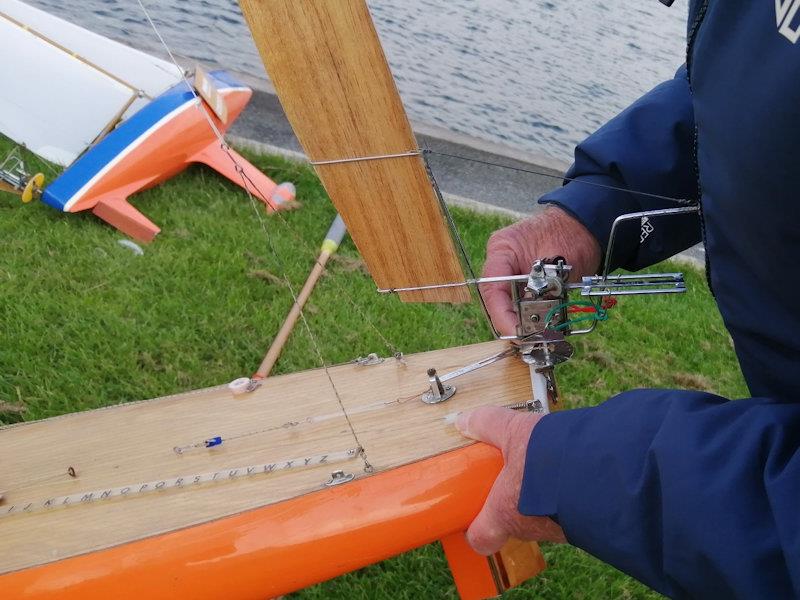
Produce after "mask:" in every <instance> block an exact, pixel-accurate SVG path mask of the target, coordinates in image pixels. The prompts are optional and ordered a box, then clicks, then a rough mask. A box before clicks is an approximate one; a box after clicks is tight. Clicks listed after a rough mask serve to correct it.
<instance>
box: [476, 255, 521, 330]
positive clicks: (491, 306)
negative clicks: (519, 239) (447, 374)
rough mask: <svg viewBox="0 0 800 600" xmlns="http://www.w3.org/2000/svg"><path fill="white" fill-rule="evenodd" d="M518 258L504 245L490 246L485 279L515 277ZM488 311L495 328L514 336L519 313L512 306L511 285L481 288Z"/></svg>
mask: <svg viewBox="0 0 800 600" xmlns="http://www.w3.org/2000/svg"><path fill="white" fill-rule="evenodd" d="M517 262H518V261H517V257H516V255H515V254H514V252H513V251H512V250H511V249H510V248H509V247H506V246H505V244H503V243H494V244H490V247H489V251H488V254H487V257H486V263H485V264H484V265H483V276H484V277H498V276H505V275H513V274H515V273H516V272H517V270H518V266H517ZM480 293H481V295H482V296H483V301H484V302H485V303H486V310H488V311H489V315H490V316H491V318H492V323H494V326H495V328H496V329H497V330H498V331H499V332H500V333H502V334H503V335H513V334H514V333H515V331H516V328H517V313H516V312H515V311H514V308H513V306H512V304H511V284H509V283H487V284H483V285H481V286H480Z"/></svg>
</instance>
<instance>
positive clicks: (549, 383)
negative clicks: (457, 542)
mask: <svg viewBox="0 0 800 600" xmlns="http://www.w3.org/2000/svg"><path fill="white" fill-rule="evenodd" d="M697 210H698V209H697V207H694V206H693V207H682V208H678V209H664V210H658V211H650V212H646V213H645V212H643V213H635V214H632V215H623V216H621V217H619V218H618V219H617V220H616V221H615V223H614V227H613V230H612V237H611V239H610V241H609V252H608V253H607V255H606V265H608V264H609V259H610V250H611V248H613V239H614V234H616V232H617V229H618V228H617V225H618V224H619V223H621V222H623V221H626V220H630V219H644V218H645V217H647V216H653V217H655V216H667V215H680V214H688V213H692V212H697ZM606 269H607V266H606ZM571 270H572V267H571V266H570V265H568V264H567V263H566V261H565V260H564V259H563V258H562V257H555V258H549V259H539V260H536V261H534V263H533V265H532V267H531V271H530V273H529V274H527V275H509V276H501V277H483V278H477V279H472V280H468V281H465V282H459V283H446V284H440V285H430V286H424V287H422V288H398V289H389V290H378V291H379V292H383V293H389V292H404V291H414V290H419V289H434V288H437V287H454V286H458V285H478V284H486V283H504V282H506V283H508V284H510V285H511V292H512V301H513V303H514V306H515V307H516V309H517V315H518V319H519V321H518V323H517V331H516V335H511V336H504V337H502V338H501V339H508V340H511V341H512V342H513V345H512V347H511V348H510V349H509V350H507V351H504V352H501V353H499V354H496V355H494V356H490V357H488V358H485V359H483V360H480V361H478V362H476V363H473V364H471V365H467V366H465V367H462V368H460V369H457V370H455V371H452V372H451V373H447V374H445V375H441V376H440V375H438V374H437V372H436V369H434V368H431V369H429V370H428V379H429V382H430V388H429V389H428V391H427V392H425V394H423V396H422V400H423V401H424V402H426V403H428V404H436V403H439V402H444V401H445V400H447V399H449V398H451V397H452V396H453V395H455V393H456V388H455V386H453V385H448V384H447V382H448V381H451V380H452V379H455V378H456V377H459V376H461V375H465V374H467V373H471V372H473V371H475V370H476V369H480V368H481V367H484V366H487V365H491V364H493V363H495V362H497V361H498V360H501V359H503V358H505V357H507V356H511V355H512V354H518V355H519V356H520V358H521V359H522V360H523V362H525V363H526V364H527V365H528V366H529V367H530V372H531V389H532V399H531V400H529V401H527V402H524V403H519V404H515V405H511V406H509V408H514V409H528V410H531V411H533V412H538V413H541V414H547V413H549V412H550V411H551V410H552V409H553V408H555V407H556V405H557V404H558V402H559V396H558V386H557V385H556V380H555V372H554V369H555V366H556V365H557V364H559V363H561V362H564V361H566V360H568V359H569V358H570V357H571V356H572V352H573V349H572V346H571V345H570V344H569V343H568V342H567V341H566V337H567V336H570V335H580V334H586V333H589V332H591V331H593V330H594V328H595V327H596V325H597V323H598V322H599V321H604V320H606V319H607V312H606V311H607V309H608V308H609V307H610V306H612V305H613V304H610V302H609V301H608V300H605V301H603V302H599V299H600V298H606V299H607V298H608V297H610V296H634V295H636V296H638V295H650V294H680V293H682V292H685V291H686V284H685V282H684V277H683V274H682V273H656V274H642V275H609V274H608V271H607V270H606V272H604V273H603V275H591V276H586V277H583V279H582V280H581V282H580V283H570V282H569V275H570V272H571ZM573 290H574V291H579V292H580V296H581V298H584V299H583V300H570V298H569V293H570V292H571V291H573ZM595 299H598V300H595ZM579 323H582V324H583V323H585V325H578V324H579Z"/></svg>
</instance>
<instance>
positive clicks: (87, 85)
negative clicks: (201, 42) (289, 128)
mask: <svg viewBox="0 0 800 600" xmlns="http://www.w3.org/2000/svg"><path fill="white" fill-rule="evenodd" d="M0 54H2V55H3V56H4V60H3V61H2V62H0V78H2V80H3V81H4V82H5V85H4V88H3V90H2V91H0V132H2V133H4V134H6V135H7V136H8V137H10V138H11V139H13V140H14V141H16V142H17V143H19V144H20V145H23V146H25V147H26V148H28V149H29V150H31V151H32V152H34V153H35V154H37V155H39V156H41V157H42V158H45V159H47V160H49V161H52V162H54V163H55V164H57V165H61V166H64V167H66V168H65V170H64V171H63V173H61V174H60V175H59V176H58V177H57V178H56V179H55V181H53V182H52V183H50V184H49V185H48V186H47V187H44V186H43V180H42V179H41V177H40V178H39V179H38V185H36V186H35V187H36V188H44V189H43V190H42V191H43V193H42V200H43V201H44V202H45V203H46V204H48V205H50V206H52V207H53V208H55V209H57V210H60V211H63V212H69V213H74V212H80V211H84V210H91V211H92V212H93V213H94V214H95V215H97V216H98V217H100V218H101V219H103V220H104V221H106V222H108V223H109V224H111V225H113V226H114V227H116V228H117V229H119V230H121V231H122V232H123V233H125V234H127V235H129V236H130V237H133V238H135V239H137V240H140V241H144V242H149V241H151V240H152V239H153V238H154V237H155V235H156V234H157V233H158V232H159V231H160V229H159V228H158V226H157V225H155V224H154V223H153V222H152V221H150V220H149V219H148V218H147V217H145V216H144V215H143V214H142V213H141V212H139V211H138V210H137V209H135V208H134V207H133V206H132V205H131V204H130V203H129V202H128V198H129V197H130V196H132V195H133V194H135V193H137V192H139V191H141V190H143V189H146V188H149V187H152V186H154V185H157V184H159V183H161V182H163V181H165V180H167V179H169V178H171V177H173V176H174V175H175V174H177V173H178V172H180V171H182V170H183V169H185V168H186V167H188V166H189V165H190V164H192V163H201V164H205V165H207V166H209V167H211V168H212V169H214V170H216V171H218V172H219V173H220V174H222V175H223V176H225V177H227V178H228V179H230V180H231V181H232V182H233V183H235V184H236V185H239V186H242V187H247V188H248V191H250V193H252V194H253V196H254V197H256V198H258V199H259V200H261V201H262V202H264V204H265V205H266V206H267V210H269V211H272V210H275V209H278V208H281V207H285V206H288V205H289V203H288V201H291V200H293V199H294V189H293V187H292V186H290V185H281V186H279V185H276V184H275V183H274V182H273V181H272V180H270V179H269V178H268V177H267V176H266V175H264V174H263V173H262V172H261V171H259V170H258V169H256V168H255V167H254V166H253V165H251V164H250V163H249V162H248V161H247V160H245V159H244V158H243V157H242V156H240V155H238V154H237V153H236V152H235V151H234V150H233V149H231V148H230V147H228V146H227V145H221V144H220V142H219V140H218V134H220V133H225V131H227V129H228V128H229V127H230V126H231V124H233V122H234V121H235V120H236V118H237V117H238V116H239V114H240V113H241V112H242V110H243V109H244V108H245V106H246V105H247V102H248V101H249V100H250V97H251V96H252V90H251V89H250V88H248V87H246V86H244V85H243V84H241V83H240V82H238V81H236V80H235V78H233V77H232V76H231V75H230V74H228V73H226V72H224V71H215V72H212V73H210V74H208V75H207V76H206V78H205V79H204V81H206V83H207V86H208V87H209V89H212V90H213V91H214V93H215V94H216V96H215V97H217V98H219V104H220V106H219V107H215V108H217V111H213V110H208V108H209V107H208V105H207V104H205V105H200V103H204V102H205V101H204V100H200V99H199V98H198V96H197V94H195V93H194V91H193V90H192V89H191V87H190V86H192V85H197V84H196V83H195V82H194V81H193V78H191V79H187V78H186V77H185V75H184V72H183V70H182V69H181V68H180V67H179V66H177V65H175V64H173V63H170V62H167V61H164V60H161V59H159V58H155V57H153V56H150V55H148V54H145V53H143V52H140V51H138V50H134V49H133V48H129V47H128V46H125V45H123V44H120V43H118V42H115V41H112V40H110V39H108V38H105V37H103V36H100V35H97V34H95V33H92V32H90V31H87V30H86V29H83V28H81V27H78V26H76V25H73V24H71V23H67V22H66V21H64V20H62V19H59V18H57V17H54V16H53V15H50V14H48V13H46V12H44V11H42V10H39V9H37V8H34V7H32V6H29V5H27V4H25V3H24V2H20V1H19V0H0ZM42 80H46V81H48V86H49V88H48V93H32V90H35V89H37V88H39V87H40V86H39V85H38V84H39V82H40V81H42ZM209 120H210V121H211V123H213V127H212V126H210V124H209ZM15 164H16V163H15ZM17 171H19V172H17V173H15V172H14V171H13V170H11V169H2V168H0V183H3V182H5V183H6V186H5V187H6V188H8V187H9V184H11V186H10V187H12V188H16V189H17V190H18V191H19V192H20V193H24V192H25V190H26V189H27V188H28V187H29V186H28V183H29V180H30V179H32V177H33V175H31V176H30V177H25V173H24V169H22V170H19V169H17ZM34 183H35V182H34ZM29 196H30V194H28V197H26V198H25V199H29Z"/></svg>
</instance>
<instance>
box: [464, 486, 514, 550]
mask: <svg viewBox="0 0 800 600" xmlns="http://www.w3.org/2000/svg"><path fill="white" fill-rule="evenodd" d="M501 477H502V475H501ZM500 487H502V483H501V482H500V478H498V480H497V481H496V482H495V484H494V486H493V487H492V490H491V491H490V492H489V497H488V498H486V503H485V504H484V505H483V508H482V509H481V512H479V513H478V516H477V517H475V520H474V521H473V522H472V524H471V525H470V526H469V529H467V541H468V542H469V545H470V546H472V549H473V550H475V552H477V553H478V554H483V555H484V556H489V555H490V554H494V553H495V552H498V551H499V550H500V549H501V548H502V547H503V545H504V544H505V543H506V542H507V541H508V538H509V537H510V536H511V532H510V531H508V528H507V526H506V525H505V523H504V521H503V519H502V518H501V517H500V515H501V514H502V512H501V511H502V506H500V502H501V500H502V499H501V498H500V497H499V496H500V495H501V490H500V489H499V488H500Z"/></svg>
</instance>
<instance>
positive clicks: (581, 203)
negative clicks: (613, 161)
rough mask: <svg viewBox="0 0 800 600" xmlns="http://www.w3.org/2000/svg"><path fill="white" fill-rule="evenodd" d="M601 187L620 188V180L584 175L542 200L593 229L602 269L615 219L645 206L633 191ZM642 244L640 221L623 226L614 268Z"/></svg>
mask: <svg viewBox="0 0 800 600" xmlns="http://www.w3.org/2000/svg"><path fill="white" fill-rule="evenodd" d="M567 175H569V173H567ZM582 182H583V183H582ZM587 184H589V185H587ZM592 184H593V185H592ZM599 186H615V187H619V182H617V181H615V180H614V179H612V178H610V177H607V176H604V175H584V176H581V177H580V180H579V181H572V182H569V183H567V184H566V185H564V186H562V187H560V188H558V189H555V190H553V191H552V192H548V193H547V194H545V195H544V196H542V197H541V198H540V199H539V204H554V205H555V206H558V207H559V208H561V209H562V210H564V211H566V212H567V213H569V214H570V215H572V216H573V217H575V218H576V219H577V220H578V221H579V222H580V223H581V224H582V225H583V226H584V227H586V229H588V230H589V232H590V233H591V234H592V235H593V236H594V237H595V239H596V240H597V242H598V244H600V249H601V252H602V257H601V258H602V261H603V263H602V264H601V269H602V268H603V267H604V266H605V255H606V250H607V248H608V240H609V237H610V235H611V226H612V225H613V223H614V219H616V218H617V217H619V216H620V215H624V214H626V213H632V212H636V211H639V210H641V208H640V206H639V204H638V203H637V202H636V200H635V199H634V198H633V197H632V196H631V194H629V193H627V192H624V191H620V190H612V189H608V188H607V187H599ZM638 246H639V223H638V222H635V221H633V222H630V223H625V224H624V225H620V226H619V227H618V228H617V235H616V239H615V241H614V256H612V257H611V268H612V269H615V268H617V267H619V266H620V265H622V264H625V263H627V262H629V261H630V260H631V259H632V257H633V256H634V255H635V254H636V251H637V249H638Z"/></svg>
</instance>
